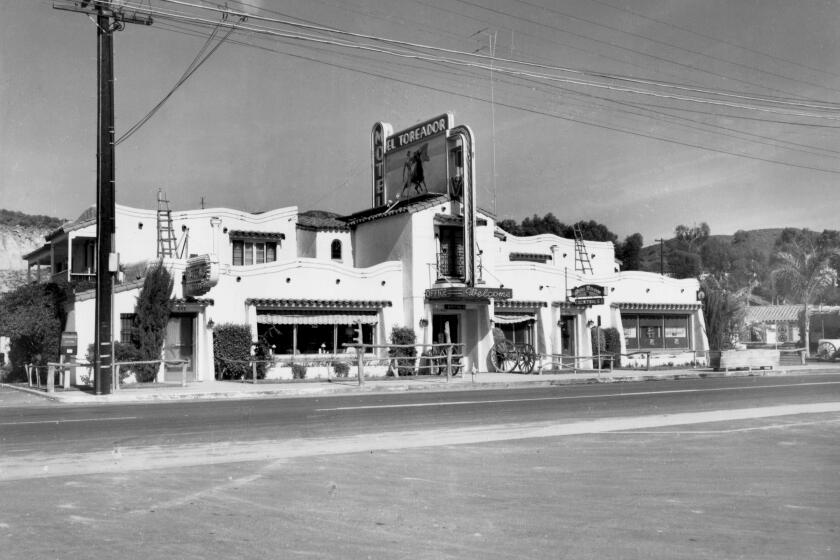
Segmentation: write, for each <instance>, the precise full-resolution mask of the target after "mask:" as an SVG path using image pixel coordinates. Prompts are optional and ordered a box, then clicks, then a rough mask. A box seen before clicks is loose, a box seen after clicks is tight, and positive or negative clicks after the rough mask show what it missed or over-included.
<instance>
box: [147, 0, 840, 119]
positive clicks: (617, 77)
mask: <svg viewBox="0 0 840 560" xmlns="http://www.w3.org/2000/svg"><path fill="white" fill-rule="evenodd" d="M163 1H164V2H168V3H172V4H178V5H184V6H190V7H196V8H200V9H204V10H211V11H216V12H220V13H230V14H232V15H237V16H243V17H244V16H248V14H246V13H245V12H236V11H233V10H228V9H223V8H219V7H212V6H203V5H200V4H195V3H192V2H185V1H184V0H163ZM457 1H458V2H461V3H464V4H467V5H473V6H477V7H480V8H482V9H486V10H488V11H491V12H496V13H499V14H502V15H504V16H506V17H512V18H516V19H522V20H524V21H527V22H529V23H534V24H538V25H544V26H547V25H546V24H543V23H540V22H535V21H532V20H528V19H527V18H522V17H519V16H515V15H511V14H507V13H505V12H501V11H498V10H492V9H490V8H484V7H483V6H478V5H477V4H472V3H471V2H468V1H467V0H457ZM248 17H251V18H252V19H258V20H262V21H267V22H271V23H280V24H283V25H288V26H291V27H302V28H305V29H309V30H314V31H321V32H327V33H334V34H341V35H346V36H350V37H353V38H361V39H368V40H374V41H378V42H384V43H388V44H394V45H399V46H403V47H411V48H416V49H423V50H431V51H436V52H443V53H447V54H457V55H461V56H467V57H473V58H478V59H484V60H489V61H493V62H505V63H511V64H519V65H524V66H530V67H536V68H541V69H546V70H555V71H562V72H569V73H575V74H582V75H588V76H592V77H598V78H604V79H611V80H619V81H628V82H632V83H638V84H644V85H655V86H658V87H667V88H678V89H682V90H687V91H693V92H695V93H706V94H712V95H717V96H722V97H735V98H739V99H748V100H752V101H762V102H766V103H776V104H782V105H792V106H797V107H805V108H812V109H826V110H835V109H838V108H840V104H835V103H832V102H827V101H826V102H822V103H819V104H815V103H801V102H797V101H792V100H790V99H780V98H773V97H766V96H752V95H744V94H735V93H732V92H727V91H723V90H711V89H697V88H691V87H688V86H685V85H681V84H672V83H667V82H660V81H655V80H644V79H640V78H634V77H629V76H620V75H615V74H607V73H600V72H592V71H583V70H578V69H573V68H566V67H562V66H549V65H544V64H536V63H532V62H528V61H522V60H513V59H506V58H497V57H491V56H486V55H481V54H479V53H475V52H472V53H471V52H466V51H459V50H456V49H446V48H442V47H436V46H433V45H423V44H419V43H413V42H407V41H399V40H394V39H388V38H385V37H378V36H374V35H367V34H361V33H352V32H349V31H345V30H341V29H336V28H331V27H324V26H320V25H312V24H302V23H297V22H290V21H287V20H280V19H276V18H269V17H265V16H253V15H251V16H248ZM547 27H551V26H547ZM245 29H246V30H252V31H257V30H258V29H259V30H264V31H266V32H268V31H269V30H271V31H274V32H277V30H272V29H271V28H265V27H259V28H257V29H253V28H250V29H249V28H245ZM552 29H555V30H558V31H564V32H565V30H561V29H557V28H552ZM321 40H323V39H321ZM336 44H344V45H345V46H349V45H348V44H346V43H336ZM355 46H356V47H359V46H360V45H358V44H355ZM368 48H370V46H368ZM629 50H631V49H629ZM388 52H390V53H391V54H394V53H393V52H392V51H388ZM640 54H645V55H646V56H651V55H647V54H646V53H640ZM497 69H498V68H497ZM692 69H697V68H694V67H692ZM699 70H701V71H703V70H702V69H699ZM720 77H723V76H720ZM590 85H591V83H590ZM751 85H755V84H751ZM801 101H812V100H808V99H802V100H801Z"/></svg>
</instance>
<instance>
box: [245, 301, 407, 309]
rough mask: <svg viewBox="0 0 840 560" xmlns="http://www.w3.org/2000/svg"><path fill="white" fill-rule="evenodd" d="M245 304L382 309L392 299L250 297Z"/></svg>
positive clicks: (266, 306)
mask: <svg viewBox="0 0 840 560" xmlns="http://www.w3.org/2000/svg"><path fill="white" fill-rule="evenodd" d="M245 305H253V306H255V307H259V308H262V309H335V310H338V309H381V308H383V307H391V305H392V304H391V302H390V301H382V300H380V301H377V300H350V299H267V298H248V299H246V300H245Z"/></svg>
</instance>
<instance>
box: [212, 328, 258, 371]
mask: <svg viewBox="0 0 840 560" xmlns="http://www.w3.org/2000/svg"><path fill="white" fill-rule="evenodd" d="M251 345H252V344H251V327H250V326H248V325H236V324H232V323H225V324H222V325H217V326H216V328H214V329H213V358H214V360H213V361H214V362H215V364H216V379H243V378H245V377H246V376H250V375H251V365H250V360H251ZM257 373H258V376H259V371H258V372H257Z"/></svg>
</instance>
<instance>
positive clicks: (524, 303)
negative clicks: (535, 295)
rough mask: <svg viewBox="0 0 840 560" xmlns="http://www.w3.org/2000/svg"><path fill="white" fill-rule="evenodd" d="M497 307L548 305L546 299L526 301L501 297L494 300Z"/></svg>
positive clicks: (512, 307)
mask: <svg viewBox="0 0 840 560" xmlns="http://www.w3.org/2000/svg"><path fill="white" fill-rule="evenodd" d="M494 304H495V307H496V309H537V308H540V307H548V304H547V303H546V302H544V301H525V300H521V299H507V300H505V299H501V300H496V301H495V302H494Z"/></svg>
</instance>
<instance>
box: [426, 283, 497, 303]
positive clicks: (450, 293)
mask: <svg viewBox="0 0 840 560" xmlns="http://www.w3.org/2000/svg"><path fill="white" fill-rule="evenodd" d="M512 297H513V290H511V289H510V288H476V287H473V286H466V287H460V286H454V287H453V286H450V287H447V288H429V289H428V290H426V299H427V300H434V299H465V300H489V299H491V298H493V299H511V298H512Z"/></svg>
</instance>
